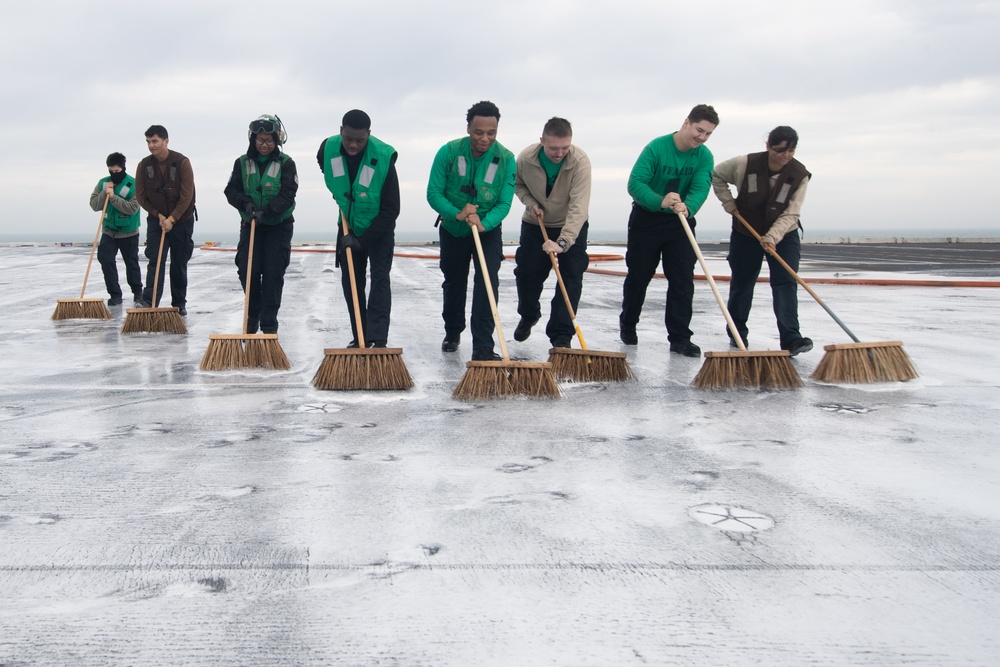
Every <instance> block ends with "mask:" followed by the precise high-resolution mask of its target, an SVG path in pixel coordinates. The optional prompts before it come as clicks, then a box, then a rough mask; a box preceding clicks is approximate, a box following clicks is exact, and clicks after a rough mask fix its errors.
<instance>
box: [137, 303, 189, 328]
mask: <svg viewBox="0 0 1000 667" xmlns="http://www.w3.org/2000/svg"><path fill="white" fill-rule="evenodd" d="M187 332H188V330H187V325H185V324H184V318H183V317H181V314H180V311H179V310H178V309H177V308H128V309H126V310H125V321H124V322H122V333H123V334H125V333H174V334H186V333H187Z"/></svg>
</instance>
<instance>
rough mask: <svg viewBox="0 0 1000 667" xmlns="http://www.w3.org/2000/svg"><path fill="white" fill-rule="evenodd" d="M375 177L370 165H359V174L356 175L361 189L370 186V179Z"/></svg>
mask: <svg viewBox="0 0 1000 667" xmlns="http://www.w3.org/2000/svg"><path fill="white" fill-rule="evenodd" d="M374 176H375V170H374V169H372V168H371V166H370V165H367V164H365V165H361V173H360V174H358V183H360V184H361V187H363V188H367V187H369V186H370V185H371V184H372V178H373V177H374Z"/></svg>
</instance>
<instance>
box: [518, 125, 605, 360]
mask: <svg viewBox="0 0 1000 667" xmlns="http://www.w3.org/2000/svg"><path fill="white" fill-rule="evenodd" d="M572 142H573V128H572V126H571V125H570V123H569V121H568V120H566V119H565V118H558V117H555V118H551V119H549V121H548V122H547V123H545V127H544V128H543V129H542V136H541V138H540V139H539V142H538V143H537V144H532V145H531V146H528V147H527V148H525V149H524V150H523V151H521V154H520V155H518V156H517V175H516V179H515V184H514V187H515V189H514V193H515V194H516V195H517V198H518V199H520V200H521V203H523V204H524V215H523V216H522V217H521V239H520V245H519V246H518V248H517V252H516V254H515V256H514V261H515V267H514V278H515V280H516V283H517V312H518V314H519V315H520V316H521V320H520V322H519V323H518V325H517V328H516V329H515V330H514V340H518V341H524V340H527V339H528V336H530V335H531V328H532V327H533V326H534V325H535V324H536V323H537V322H538V320H539V319H541V314H542V310H541V306H540V304H539V298H540V297H541V294H542V288H543V287H544V286H545V280H546V279H547V278H548V277H549V272H550V271H551V270H552V261H551V259H550V256H549V253H555V254H556V258H557V259H558V262H559V272H560V273H561V274H562V278H563V283H564V284H565V285H566V291H567V292H568V293H569V298H570V303H571V304H572V306H573V310H574V312H575V311H576V309H577V306H578V305H579V303H580V293H581V291H582V290H583V273H584V271H586V270H587V266H588V265H589V264H590V258H589V256H588V255H587V231H588V229H589V227H590V223H589V221H588V217H589V209H590V171H591V170H590V158H589V157H587V154H586V153H585V152H583V150H581V149H580V148H578V147H577V146H575V145H573V143H572ZM539 217H541V218H542V219H543V220H544V223H545V229H546V232H547V235H548V240H547V241H546V240H544V237H543V236H542V231H541V229H540V228H539V226H538V220H539ZM574 331H575V328H574V327H573V320H572V318H571V317H570V315H569V312H568V311H567V310H566V303H565V300H564V299H563V296H562V294H561V293H560V291H559V287H558V286H556V291H555V295H554V296H553V297H552V307H551V314H550V315H549V322H548V325H546V327H545V334H546V335H547V336H548V337H549V341H550V342H551V343H552V346H553V347H569V346H570V341H571V340H572V338H573V333H574Z"/></svg>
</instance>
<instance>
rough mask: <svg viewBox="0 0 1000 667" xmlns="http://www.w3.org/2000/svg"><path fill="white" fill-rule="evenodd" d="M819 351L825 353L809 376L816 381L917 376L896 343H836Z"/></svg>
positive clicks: (854, 381)
mask: <svg viewBox="0 0 1000 667" xmlns="http://www.w3.org/2000/svg"><path fill="white" fill-rule="evenodd" d="M823 349H824V350H826V354H824V355H823V359H822V360H821V361H820V362H819V365H818V366H816V370H815V371H813V374H812V376H811V377H812V379H813V380H817V381H819V382H833V383H838V382H845V383H852V384H864V383H871V382H906V381H907V380H912V379H914V378H916V377H918V375H917V369H916V368H914V367H913V363H912V362H911V361H910V357H909V356H907V354H906V352H905V351H904V350H903V342H902V341H899V340H890V341H884V342H879V343H839V344H837V345H826V346H824V347H823Z"/></svg>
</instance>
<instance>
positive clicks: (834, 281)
mask: <svg viewBox="0 0 1000 667" xmlns="http://www.w3.org/2000/svg"><path fill="white" fill-rule="evenodd" d="M201 249H202V250H222V251H225V252H236V248H223V247H222V246H218V245H202V246H201ZM292 252H335V250H334V249H333V248H292ZM392 256H393V257H406V258H410V259H440V255H424V254H421V253H416V252H409V253H408V252H394V253H393V254H392ZM504 258H505V259H514V255H504ZM621 259H625V256H624V255H601V254H594V255H591V256H590V261H591V262H614V261H618V260H621ZM587 273H595V274H597V275H601V276H621V277H624V276H625V275H626V272H625V271H614V270H611V269H587ZM653 277H654V278H661V279H662V278H663V274H662V273H656V274H653ZM713 277H714V278H715V279H716V280H721V281H724V282H725V281H728V280H730V279H731V278H730V277H729V276H713ZM694 278H695V280H705V276H703V275H699V274H695V276H694ZM803 280H805V281H806V282H807V283H810V284H814V285H868V286H878V287H1000V282H998V281H995V280H902V279H895V278H877V279H876V278H803ZM757 282H759V283H766V282H768V278H766V277H760V278H757Z"/></svg>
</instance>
